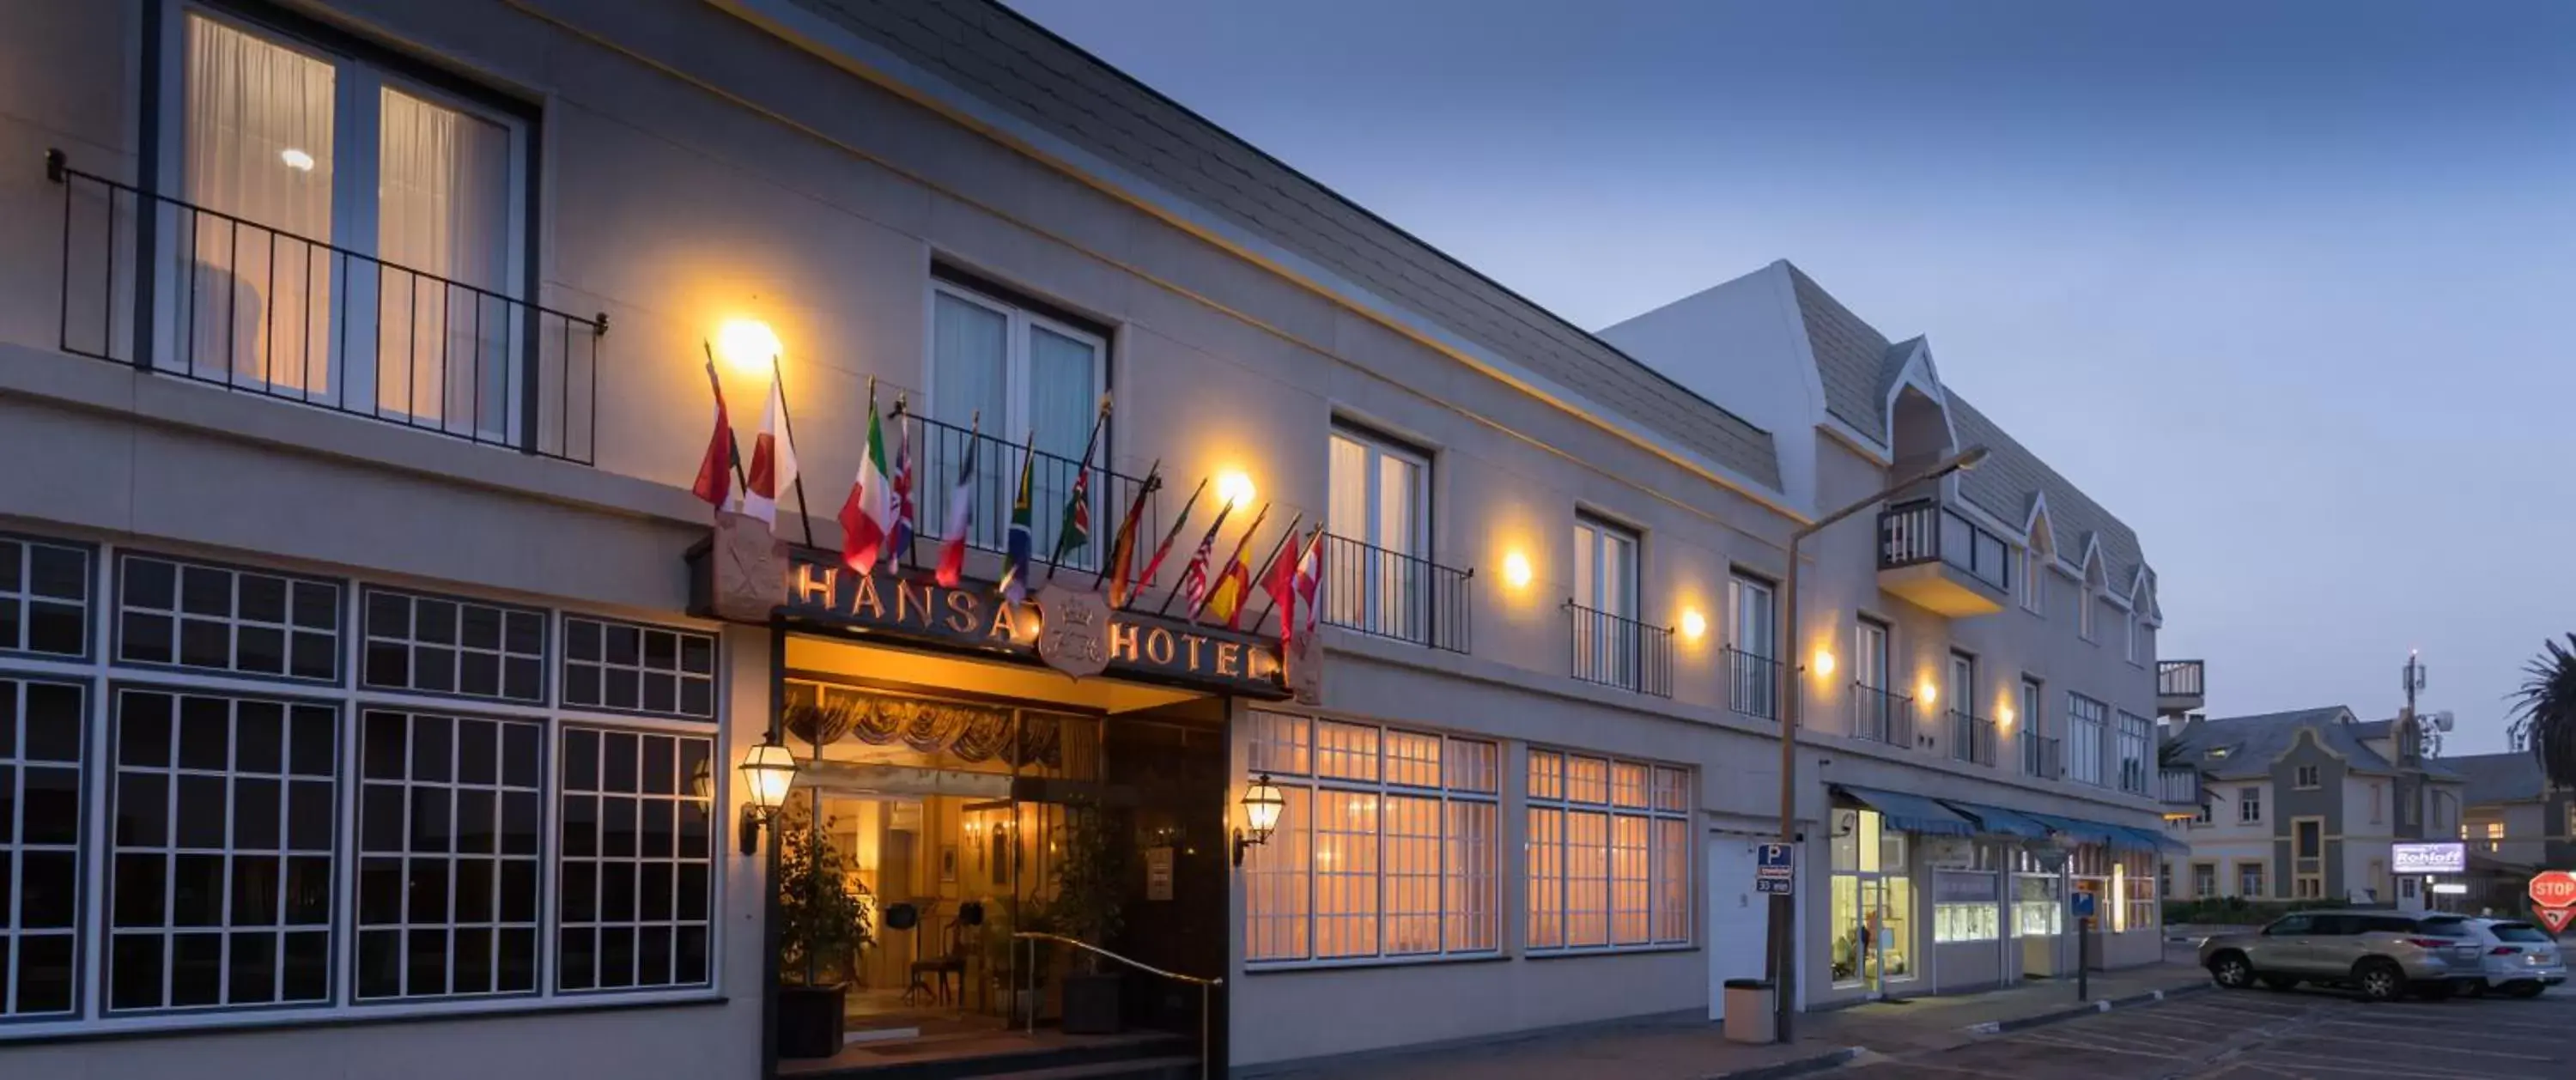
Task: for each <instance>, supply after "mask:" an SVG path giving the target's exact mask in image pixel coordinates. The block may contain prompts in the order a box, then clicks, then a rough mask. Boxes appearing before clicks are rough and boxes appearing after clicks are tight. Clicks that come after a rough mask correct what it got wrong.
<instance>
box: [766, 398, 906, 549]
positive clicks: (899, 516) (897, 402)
mask: <svg viewBox="0 0 2576 1080" xmlns="http://www.w3.org/2000/svg"><path fill="white" fill-rule="evenodd" d="M868 400H870V401H874V400H876V395H875V394H873V393H871V394H869V395H868ZM910 400H911V398H909V397H907V396H906V395H903V394H896V395H895V396H894V412H892V413H889V414H887V415H890V416H892V417H894V437H895V440H896V442H895V445H897V446H901V447H904V448H906V449H907V450H909V449H910V448H911V446H912V440H911V437H910V436H907V435H905V434H904V433H903V415H904V410H905V408H907V406H906V405H905V403H906V402H908V401H910ZM903 456H904V458H905V462H904V463H905V464H906V465H910V464H911V463H912V462H911V458H912V455H911V454H910V453H906V454H904V455H903ZM796 475H797V477H798V478H799V479H802V478H803V477H804V475H805V474H804V472H803V471H802V470H799V471H798V472H797V474H796ZM912 483H913V486H915V487H919V486H920V485H921V478H920V477H919V476H918V475H916V476H914V477H913V480H912ZM895 497H896V499H897V500H898V501H897V502H896V503H895V508H894V518H895V521H896V522H898V523H900V522H902V521H903V503H902V502H901V501H900V500H901V499H902V498H903V493H902V492H897V493H896V496H895ZM920 501H921V500H919V499H915V500H913V502H914V503H915V504H916V505H917V504H919V502H920ZM919 539H921V522H919V521H914V522H913V523H912V526H911V527H910V528H907V529H905V530H904V537H903V550H902V551H899V552H896V553H895V558H896V559H898V560H900V562H899V563H898V564H897V566H896V568H895V574H896V576H898V577H900V576H902V574H903V572H904V571H905V570H911V569H917V567H914V566H913V565H912V545H913V541H916V540H919Z"/></svg>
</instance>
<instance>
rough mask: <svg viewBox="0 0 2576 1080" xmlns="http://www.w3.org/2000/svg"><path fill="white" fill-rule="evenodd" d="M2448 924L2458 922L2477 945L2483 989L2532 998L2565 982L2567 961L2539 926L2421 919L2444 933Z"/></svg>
mask: <svg viewBox="0 0 2576 1080" xmlns="http://www.w3.org/2000/svg"><path fill="white" fill-rule="evenodd" d="M2452 922H2457V923H2459V924H2460V932H2461V933H2464V934H2467V935H2468V936H2470V937H2471V938H2473V939H2475V940H2476V941H2477V943H2478V956H2479V960H2480V961H2481V970H2482V971H2483V972H2484V974H2485V976H2486V980H2485V984H2484V986H2485V989H2487V990H2490V991H2494V992H2497V993H2502V994H2506V995H2509V996H2512V997H2518V998H2532V997H2539V996H2540V995H2541V992H2542V991H2544V990H2547V989H2549V988H2550V987H2553V986H2556V985H2558V984H2560V983H2563V982H2566V981H2567V961H2566V958H2565V957H2564V956H2563V955H2562V954H2560V953H2559V951H2558V942H2557V941H2556V940H2555V939H2553V938H2551V937H2550V936H2549V935H2548V934H2547V933H2545V932H2543V931H2542V930H2541V929H2540V928H2539V927H2537V926H2533V925H2531V924H2530V923H2527V922H2520V921H2517V920H2514V919H2480V918H2471V917H2469V916H2465V915H2449V916H2438V917H2434V918H2428V919H2425V920H2424V926H2425V928H2427V929H2430V930H2436V931H2440V932H2445V933H2447V932H2449V931H2450V929H2451V927H2450V925H2449V924H2450V923H2452Z"/></svg>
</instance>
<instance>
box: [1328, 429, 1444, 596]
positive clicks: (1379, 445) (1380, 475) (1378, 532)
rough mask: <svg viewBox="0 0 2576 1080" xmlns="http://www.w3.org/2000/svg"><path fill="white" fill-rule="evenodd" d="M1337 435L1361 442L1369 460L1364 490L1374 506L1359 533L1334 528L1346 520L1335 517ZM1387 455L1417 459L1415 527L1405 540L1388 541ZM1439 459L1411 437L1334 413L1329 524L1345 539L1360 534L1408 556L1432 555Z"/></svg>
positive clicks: (1410, 461) (1367, 501)
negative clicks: (1433, 491)
mask: <svg viewBox="0 0 2576 1080" xmlns="http://www.w3.org/2000/svg"><path fill="white" fill-rule="evenodd" d="M1334 439H1346V440H1348V441H1350V442H1352V443H1354V444H1357V445H1358V446H1359V447H1360V449H1361V450H1362V451H1363V452H1364V454H1365V459H1366V465H1365V466H1364V468H1363V470H1362V472H1363V473H1364V475H1363V477H1362V480H1361V488H1362V492H1363V495H1362V501H1363V502H1364V503H1365V504H1366V505H1367V506H1368V513H1367V515H1366V519H1365V522H1364V524H1363V525H1362V533H1361V534H1359V535H1354V534H1351V533H1346V532H1338V531H1334V530H1338V529H1340V528H1341V527H1342V525H1343V523H1342V522H1339V521H1334V520H1332V519H1331V517H1330V514H1331V509H1330V507H1331V504H1332V493H1333V491H1334V489H1335V488H1336V487H1337V486H1338V485H1337V484H1336V482H1335V480H1334V478H1333V469H1332V452H1331V444H1332V440H1334ZM1387 458H1393V459H1395V460H1398V461H1402V462H1405V463H1407V464H1409V465H1412V466H1413V476H1414V477H1415V478H1416V481H1415V483H1414V492H1413V497H1412V498H1410V499H1407V500H1405V502H1406V503H1407V504H1408V506H1409V508H1410V509H1411V511H1412V514H1413V528H1412V530H1411V531H1410V532H1409V534H1408V535H1406V536H1405V537H1403V538H1402V539H1403V541H1404V542H1403V543H1402V544H1391V543H1388V542H1387V539H1388V536H1387V532H1386V528H1385V522H1384V521H1383V516H1384V515H1383V514H1382V512H1381V511H1382V510H1383V507H1384V502H1383V499H1382V495H1383V491H1384V487H1383V482H1384V480H1385V477H1386V471H1385V469H1384V468H1383V467H1381V466H1380V465H1379V462H1380V461H1381V460H1384V459H1387ZM1433 461H1434V455H1433V454H1432V453H1431V452H1430V451H1428V450H1424V449H1423V448H1421V447H1418V446H1415V445H1413V444H1412V443H1408V442H1405V441H1404V440H1402V439H1398V438H1396V437H1394V436H1392V435H1388V434H1386V433H1384V432H1381V431H1379V430H1377V429H1376V428H1372V427H1369V426H1367V425H1365V424H1360V423H1356V422H1354V421H1351V420H1348V419H1345V418H1343V417H1339V416H1336V417H1334V418H1333V422H1332V424H1331V426H1330V427H1329V429H1328V430H1327V432H1326V435H1325V459H1324V492H1325V494H1324V502H1325V506H1326V511H1325V513H1326V515H1327V517H1326V520H1325V523H1324V527H1325V529H1326V530H1327V531H1333V533H1334V535H1336V536H1339V537H1341V538H1342V539H1345V540H1356V541H1358V542H1360V543H1363V544H1367V545H1368V546H1370V547H1373V548H1377V549H1379V550H1382V551H1389V552H1393V553H1395V554H1398V555H1402V556H1405V557H1407V558H1412V559H1419V560H1421V561H1423V562H1430V561H1432V558H1431V544H1432V539H1433V530H1432V527H1431V469H1432V465H1433Z"/></svg>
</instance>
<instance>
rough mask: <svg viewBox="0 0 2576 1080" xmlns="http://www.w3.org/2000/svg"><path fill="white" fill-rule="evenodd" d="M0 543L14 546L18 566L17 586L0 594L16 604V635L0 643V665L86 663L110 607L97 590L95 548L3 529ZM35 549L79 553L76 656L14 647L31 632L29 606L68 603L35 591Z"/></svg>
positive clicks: (98, 560)
mask: <svg viewBox="0 0 2576 1080" xmlns="http://www.w3.org/2000/svg"><path fill="white" fill-rule="evenodd" d="M0 542H6V543H10V544H16V545H18V565H17V567H16V568H15V569H16V571H17V573H18V587H17V588H16V589H15V590H13V591H9V592H7V593H5V594H0V599H5V600H6V601H7V602H9V603H14V604H16V605H17V608H18V633H17V636H16V637H15V638H12V639H8V640H0V663H14V662H18V661H28V660H32V661H38V662H43V663H54V664H87V663H89V662H90V661H92V660H94V659H96V658H97V656H98V648H99V646H98V629H99V627H100V626H102V625H104V624H106V622H107V617H108V614H109V612H110V611H111V610H112V608H113V603H112V601H111V600H110V598H108V597H106V596H104V595H103V594H102V593H101V591H100V588H99V580H100V576H99V566H100V563H101V562H103V561H104V560H103V559H102V557H101V553H100V550H99V546H98V545H96V544H89V543H82V542H79V541H74V540H61V539H57V538H54V537H50V536H37V535H33V534H28V533H19V532H11V531H7V530H0ZM39 547H46V548H55V549H58V550H63V551H73V552H78V553H79V554H80V557H81V598H80V609H81V625H80V651H79V652H77V653H60V652H47V651H45V650H42V649H32V648H19V647H18V643H21V642H25V641H26V640H27V639H28V638H29V637H30V636H31V635H32V633H33V631H32V629H31V626H30V623H29V610H30V607H31V605H34V604H57V605H66V604H69V603H70V601H69V600H68V599H66V598H63V597H58V596H48V595H45V594H43V593H39V592H37V591H36V589H35V582H34V576H35V564H36V555H35V549H36V548H39Z"/></svg>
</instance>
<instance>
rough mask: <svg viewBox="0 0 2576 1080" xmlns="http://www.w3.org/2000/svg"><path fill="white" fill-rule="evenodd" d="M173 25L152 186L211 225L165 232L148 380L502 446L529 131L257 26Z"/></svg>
mask: <svg viewBox="0 0 2576 1080" xmlns="http://www.w3.org/2000/svg"><path fill="white" fill-rule="evenodd" d="M177 21H178V24H179V33H180V37H181V39H182V40H180V41H179V42H178V43H177V44H178V48H177V50H176V55H175V57H174V65H175V71H174V73H173V77H172V78H171V79H169V80H168V81H167V83H166V85H169V86H170V87H171V91H170V93H171V95H172V100H171V101H170V103H169V107H170V108H172V109H173V110H174V122H173V123H171V124H169V125H167V129H168V130H169V131H170V132H171V133H172V136H173V138H174V139H175V141H176V146H175V148H174V149H175V154H174V155H173V157H172V161H173V163H174V175H172V176H169V177H166V178H164V180H165V182H167V183H168V184H169V186H170V187H171V188H172V189H174V190H176V191H177V192H179V194H180V197H182V198H184V199H186V200H188V201H189V202H191V203H194V204H196V205H198V206H201V207H204V208H205V209H206V210H208V211H212V213H192V214H181V215H175V216H173V217H172V218H171V219H170V224H169V225H167V226H165V228H169V229H170V230H171V233H172V235H171V236H170V238H169V242H170V243H171V244H172V245H173V248H172V252H173V254H174V256H175V258H174V259H172V261H171V263H170V264H169V265H168V266H166V267H165V268H164V270H163V271H162V273H163V277H164V280H165V283H166V285H165V291H164V295H166V296H169V297H171V298H172V299H171V303H170V305H169V308H168V311H167V313H166V314H165V316H164V328H163V330H162V335H163V338H164V340H165V342H166V346H165V348H164V349H163V350H162V351H161V355H163V356H165V357H167V359H166V360H165V361H163V362H164V364H165V365H166V366H175V367H179V368H183V369H186V370H189V371H190V372H192V373H193V374H196V375H198V376H199V377H204V378H215V379H220V380H224V381H227V382H233V383H243V384H251V385H257V386H263V387H265V388H267V389H269V390H270V391H271V392H280V391H284V392H291V393H295V394H297V395H299V396H304V397H308V398H310V399H312V400H316V401H322V402H326V403H331V404H335V405H338V406H340V407H342V408H349V409H354V410H358V411H364V412H371V413H376V414H379V415H391V416H399V417H402V418H404V419H406V420H407V421H408V422H410V423H414V424H418V425H421V426H427V427H437V428H442V429H444V430H448V431H451V432H455V433H459V434H471V435H474V436H477V437H484V438H499V437H504V436H506V435H507V434H508V433H509V432H510V430H511V428H512V427H513V425H515V424H516V423H517V422H518V421H519V419H520V417H519V415H518V412H519V410H518V409H517V408H515V407H514V406H516V405H519V404H524V403H523V402H520V401H519V399H518V398H517V397H516V396H515V395H517V393H518V392H519V384H518V382H517V377H516V373H515V371H514V368H515V366H516V362H517V360H518V359H519V356H518V354H519V352H520V351H521V350H519V349H517V348H514V347H513V344H512V342H513V338H514V335H515V334H517V333H518V332H519V331H521V330H522V329H524V328H523V327H521V326H520V325H518V323H519V321H520V320H521V319H523V318H524V317H525V316H524V314H523V311H524V309H519V308H516V307H515V306H514V305H512V304H510V303H508V302H507V301H506V300H504V299H502V298H504V297H509V296H513V295H515V294H516V293H517V292H518V291H519V290H518V287H517V284H516V283H517V281H518V279H519V277H520V274H519V270H520V268H521V266H522V265H523V262H522V260H523V259H524V258H525V253H524V252H523V251H522V249H521V247H520V245H519V244H518V243H517V237H518V236H519V234H520V231H521V230H522V229H523V228H524V224H525V215H524V209H523V200H522V199H520V198H519V197H518V192H520V191H521V190H523V188H524V184H525V171H526V161H525V157H526V151H525V146H526V141H527V131H526V127H525V125H524V124H523V123H522V122H520V121H519V120H517V119H515V118H513V117H510V116H505V115H502V114H500V113H498V112H494V111H491V110H488V109H485V108H483V107H481V106H479V105H476V104H470V103H467V102H465V101H462V100H459V99H458V98H456V97H455V96H454V95H452V94H449V93H446V92H444V91H442V90H438V89H434V88H432V87H429V86H427V85H425V84H421V83H417V82H414V81H411V80H409V79H407V78H405V77H404V76H402V75H400V74H397V73H395V72H392V71H389V70H386V69H383V68H379V67H377V66H375V65H373V64H370V63H367V62H365V61H362V60H358V59H354V58H351V57H348V56H342V55H338V54H336V53H335V52H333V51H330V50H327V49H324V48H322V47H319V46H316V45H313V44H310V43H308V42H305V41H301V40H297V39H294V38H291V37H289V36H287V35H284V34H279V33H274V32H271V31H269V30H267V29H265V28H259V27H254V26H251V25H250V24H248V23H242V22H234V21H231V20H229V19H225V18H219V17H217V16H213V15H209V14H207V13H204V12H200V11H194V10H190V11H186V12H185V14H184V15H182V16H180V17H179V18H178V20H177ZM245 223H246V224H245ZM335 249H336V250H335ZM344 252H345V253H347V254H343V253H344ZM377 260H381V264H380V263H379V262H378V261H377Z"/></svg>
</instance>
